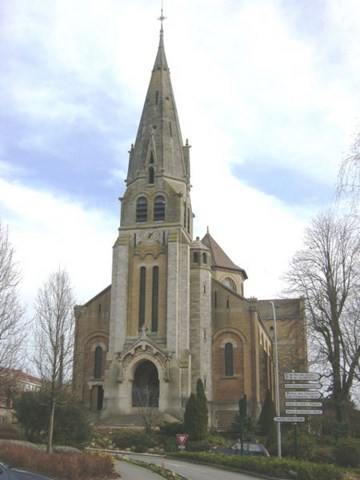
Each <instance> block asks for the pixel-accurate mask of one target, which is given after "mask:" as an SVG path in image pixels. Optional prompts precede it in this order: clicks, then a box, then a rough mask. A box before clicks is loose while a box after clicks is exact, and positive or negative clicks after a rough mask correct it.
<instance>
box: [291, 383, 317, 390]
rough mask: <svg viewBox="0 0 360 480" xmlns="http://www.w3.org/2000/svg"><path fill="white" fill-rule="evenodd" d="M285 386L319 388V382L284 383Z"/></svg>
mask: <svg viewBox="0 0 360 480" xmlns="http://www.w3.org/2000/svg"><path fill="white" fill-rule="evenodd" d="M285 388H307V389H313V390H317V389H319V388H321V383H285Z"/></svg>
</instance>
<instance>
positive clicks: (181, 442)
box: [176, 433, 189, 447]
mask: <svg viewBox="0 0 360 480" xmlns="http://www.w3.org/2000/svg"><path fill="white" fill-rule="evenodd" d="M188 436H189V435H187V434H186V433H177V434H176V439H177V441H178V442H179V445H180V447H183V446H184V445H185V442H186V440H187V439H188Z"/></svg>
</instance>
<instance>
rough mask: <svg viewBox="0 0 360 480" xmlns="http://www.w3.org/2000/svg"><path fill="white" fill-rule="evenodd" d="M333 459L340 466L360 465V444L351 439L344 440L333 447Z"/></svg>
mask: <svg viewBox="0 0 360 480" xmlns="http://www.w3.org/2000/svg"><path fill="white" fill-rule="evenodd" d="M334 455H335V461H336V463H337V464H338V465H340V466H341V467H353V468H354V467H359V466H360V445H359V443H358V442H355V441H352V440H347V441H346V440H344V441H343V442H341V443H339V444H338V445H337V446H336V447H335V448H334Z"/></svg>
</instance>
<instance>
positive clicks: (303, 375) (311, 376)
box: [284, 372, 321, 381]
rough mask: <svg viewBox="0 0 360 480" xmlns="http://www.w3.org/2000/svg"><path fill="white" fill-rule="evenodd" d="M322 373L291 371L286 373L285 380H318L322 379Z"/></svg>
mask: <svg viewBox="0 0 360 480" xmlns="http://www.w3.org/2000/svg"><path fill="white" fill-rule="evenodd" d="M320 376H321V375H320V373H315V372H289V373H284V380H293V381H305V380H308V381H311V380H312V381H317V380H320Z"/></svg>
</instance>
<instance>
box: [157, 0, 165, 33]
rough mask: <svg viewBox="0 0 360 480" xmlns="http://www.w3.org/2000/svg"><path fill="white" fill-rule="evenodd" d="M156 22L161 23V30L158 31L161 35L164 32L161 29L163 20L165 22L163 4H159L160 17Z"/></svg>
mask: <svg viewBox="0 0 360 480" xmlns="http://www.w3.org/2000/svg"><path fill="white" fill-rule="evenodd" d="M158 20H160V22H161V30H160V31H161V33H163V31H164V28H163V26H164V20H166V17H164V8H163V2H161V15H160V17H159V18H158Z"/></svg>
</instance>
